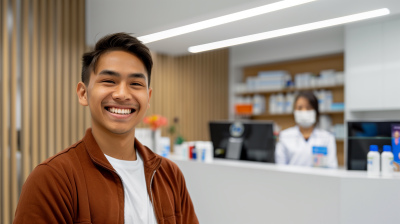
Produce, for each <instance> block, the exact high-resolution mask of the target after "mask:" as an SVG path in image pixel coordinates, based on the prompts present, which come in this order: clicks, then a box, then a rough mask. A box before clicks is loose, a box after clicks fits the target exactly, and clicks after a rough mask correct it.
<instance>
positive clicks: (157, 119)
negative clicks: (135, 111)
mask: <svg viewBox="0 0 400 224" xmlns="http://www.w3.org/2000/svg"><path fill="white" fill-rule="evenodd" d="M143 122H144V123H145V124H148V125H149V126H150V128H151V130H152V131H156V130H157V129H158V128H160V127H162V126H166V125H167V124H168V120H167V118H165V117H163V116H161V115H158V114H155V115H150V116H147V117H145V118H144V119H143Z"/></svg>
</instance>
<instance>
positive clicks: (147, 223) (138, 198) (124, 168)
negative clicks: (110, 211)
mask: <svg viewBox="0 0 400 224" xmlns="http://www.w3.org/2000/svg"><path fill="white" fill-rule="evenodd" d="M104 155H105V154H104ZM105 156H106V158H107V159H108V161H109V162H110V164H111V165H112V166H113V167H114V169H115V170H116V171H117V173H118V174H119V176H120V177H121V178H122V183H123V185H124V195H125V211H124V214H125V217H124V218H125V222H124V223H125V224H157V221H156V217H155V214H154V209H153V204H152V203H151V199H150V197H149V194H148V193H147V188H146V180H145V177H144V167H143V161H142V158H141V156H140V154H139V153H137V151H136V158H137V159H136V161H127V160H119V159H115V158H113V157H110V156H107V155H105Z"/></svg>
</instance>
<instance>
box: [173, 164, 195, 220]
mask: <svg viewBox="0 0 400 224" xmlns="http://www.w3.org/2000/svg"><path fill="white" fill-rule="evenodd" d="M177 178H178V180H179V182H180V196H181V206H182V223H186V224H198V223H199V220H198V219H197V216H196V213H195V211H194V206H193V203H192V199H191V198H190V195H189V191H188V190H187V188H186V181H185V177H184V176H183V174H182V171H181V170H180V169H179V168H178V172H177Z"/></svg>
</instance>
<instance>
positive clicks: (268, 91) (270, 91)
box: [236, 85, 344, 96]
mask: <svg viewBox="0 0 400 224" xmlns="http://www.w3.org/2000/svg"><path fill="white" fill-rule="evenodd" d="M343 88H344V85H334V86H316V87H310V88H294V87H291V88H285V89H277V90H266V91H255V92H242V93H236V95H243V96H248V95H254V94H277V93H291V92H296V91H307V90H310V91H312V90H321V89H325V90H337V89H339V90H340V89H341V90H343Z"/></svg>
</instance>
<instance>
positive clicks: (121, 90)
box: [112, 84, 130, 101]
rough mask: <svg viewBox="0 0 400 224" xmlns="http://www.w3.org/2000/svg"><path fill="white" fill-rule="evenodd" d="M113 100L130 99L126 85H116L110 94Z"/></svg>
mask: <svg viewBox="0 0 400 224" xmlns="http://www.w3.org/2000/svg"><path fill="white" fill-rule="evenodd" d="M112 97H113V99H114V100H119V101H125V100H129V99H130V95H129V90H128V87H127V86H126V85H125V84H121V85H118V87H117V89H116V90H115V91H114V93H113V94H112Z"/></svg>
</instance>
